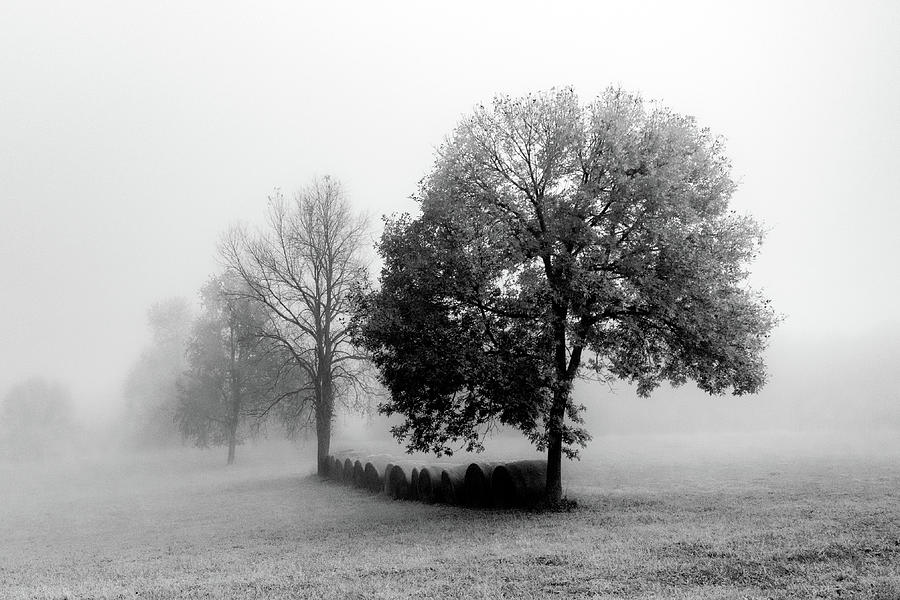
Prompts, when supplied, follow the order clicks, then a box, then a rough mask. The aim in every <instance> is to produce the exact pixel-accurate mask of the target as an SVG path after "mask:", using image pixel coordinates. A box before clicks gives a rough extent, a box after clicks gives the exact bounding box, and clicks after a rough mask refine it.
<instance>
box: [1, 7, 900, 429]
mask: <svg viewBox="0 0 900 600" xmlns="http://www.w3.org/2000/svg"><path fill="white" fill-rule="evenodd" d="M322 4H324V3H317V4H307V5H300V4H295V3H283V4H272V3H265V4H262V3H252V5H251V4H250V3H247V4H233V3H223V2H208V3H201V2H192V3H181V2H155V3H123V2H112V1H110V2H79V3H77V4H73V3H69V2H17V1H13V2H10V1H8V0H7V1H5V2H3V3H2V4H0V395H2V394H3V393H4V392H5V390H6V389H8V388H9V387H10V386H12V385H13V384H15V383H16V382H17V381H20V380H22V379H24V378H26V377H29V376H31V375H35V374H40V375H44V376H47V377H49V378H52V379H56V380H58V381H60V382H61V383H62V384H64V385H66V386H67V387H68V388H69V389H70V390H71V392H72V395H73V398H74V401H75V402H76V404H77V405H78V406H79V407H80V409H81V411H82V412H81V414H82V415H83V416H86V418H88V419H92V418H96V417H100V416H102V415H106V414H112V412H114V410H113V409H114V408H115V407H118V406H120V404H121V399H120V398H121V393H122V386H123V381H124V378H125V374H126V372H127V370H128V369H129V367H130V366H131V365H132V364H133V363H134V362H135V360H137V358H138V356H139V353H140V350H141V347H142V346H143V345H144V344H145V343H146V341H147V337H148V332H147V322H146V311H147V309H148V307H149V306H150V305H151V304H152V303H153V302H154V301H157V300H160V299H164V298H167V297H171V296H184V297H187V298H189V299H190V300H192V301H195V302H196V300H197V290H198V288H199V287H200V285H201V284H202V283H203V282H204V281H205V279H206V278H207V277H208V276H209V275H210V274H212V273H213V272H214V271H216V270H217V269H218V266H217V264H216V260H215V251H214V248H215V244H216V241H217V239H218V237H219V235H220V234H221V232H222V231H223V230H224V229H225V228H226V227H227V226H228V225H229V224H231V223H233V222H234V221H236V220H248V221H254V220H258V219H259V218H260V217H261V216H262V214H263V211H264V206H265V201H266V195H267V194H268V193H270V192H271V191H272V189H273V188H275V187H281V188H282V189H284V190H285V191H288V192H289V191H291V190H293V189H295V188H297V187H299V186H301V185H303V184H304V183H306V182H307V181H308V180H309V179H310V178H311V177H312V176H314V175H322V174H332V175H334V176H336V177H337V178H339V179H340V180H342V181H343V182H344V184H345V186H346V189H347V191H348V193H349V195H350V197H351V198H352V200H353V201H354V203H355V204H356V205H357V206H358V207H361V208H364V209H365V210H367V211H368V212H369V213H370V214H371V215H372V216H373V224H374V225H375V226H376V228H375V229H376V231H375V232H374V233H373V240H374V237H375V236H377V233H378V231H377V229H378V227H377V226H378V225H379V217H380V215H382V214H389V213H393V212H396V211H405V210H414V208H415V206H414V203H412V202H411V201H410V200H409V199H408V197H409V195H410V194H412V193H413V192H414V191H415V190H416V184H417V182H418V180H419V179H420V178H421V177H422V176H423V175H424V174H425V173H426V172H427V170H428V169H429V167H430V165H431V164H432V160H433V150H434V148H435V147H436V146H437V145H438V144H439V143H440V142H441V140H442V138H443V136H445V135H446V134H447V133H449V132H450V131H451V129H452V128H453V126H454V125H455V123H456V122H457V121H458V120H459V118H460V117H461V116H462V115H463V114H465V113H467V112H468V111H470V110H471V108H472V107H473V106H474V105H475V104H476V103H478V102H483V101H489V100H490V98H491V97H492V96H493V95H494V94H495V93H511V94H519V93H527V92H529V91H534V90H538V89H542V88H547V87H550V86H554V85H556V86H565V85H571V86H573V87H574V88H575V89H576V91H577V92H578V93H579V94H580V95H581V97H582V99H583V100H585V101H588V100H590V99H591V98H592V97H593V96H595V95H597V94H599V93H600V92H601V91H602V90H603V89H604V88H605V87H606V86H608V85H621V86H622V87H624V88H627V89H631V90H637V91H640V92H642V93H643V94H644V95H645V96H646V97H648V98H656V99H660V100H662V101H663V102H664V103H665V104H667V105H669V106H671V107H672V108H673V109H675V110H677V111H679V112H683V113H688V114H692V115H695V116H696V117H697V118H698V120H699V121H700V123H701V124H704V125H707V126H709V127H710V128H711V129H712V130H713V131H714V132H716V133H719V134H722V135H724V136H726V137H727V139H728V146H727V148H728V151H727V152H728V155H729V156H730V157H731V158H732V160H733V164H734V174H735V176H736V178H737V179H739V180H740V182H741V186H740V190H739V191H738V193H737V195H736V196H735V198H734V206H735V208H737V209H738V210H740V211H747V212H750V213H752V214H753V215H755V216H756V217H757V218H759V219H760V220H762V221H763V222H764V223H765V224H766V225H767V226H768V227H769V228H771V233H770V235H769V238H768V241H767V243H766V245H765V246H764V249H763V254H762V255H761V257H760V258H759V260H758V261H757V263H756V265H755V267H754V269H753V277H752V282H753V283H754V285H755V286H757V287H759V288H762V289H763V290H764V291H765V292H766V293H767V294H768V295H769V296H770V297H771V298H772V300H773V303H774V306H775V308H776V310H778V311H779V312H781V313H782V314H783V315H784V316H785V320H784V323H783V324H782V325H781V326H780V327H779V328H778V329H777V330H776V332H775V334H774V335H773V338H772V343H771V348H770V351H769V353H768V360H769V364H770V370H771V383H770V384H769V386H768V387H767V388H766V389H765V390H764V391H763V392H762V393H761V394H760V395H759V396H757V397H749V398H738V399H735V398H725V399H708V398H706V397H704V396H703V395H702V394H699V393H698V392H696V390H693V389H691V388H690V387H686V388H683V389H680V390H677V391H675V392H673V391H671V390H668V389H660V390H659V392H658V393H657V394H656V395H655V396H654V398H652V399H650V400H637V399H635V398H634V394H633V392H632V391H630V390H629V389H628V388H627V387H626V386H624V385H618V386H616V388H615V391H614V393H613V392H611V391H610V390H608V389H606V388H604V387H601V386H591V385H584V386H581V387H579V388H578V398H579V399H581V401H582V402H584V403H585V404H588V405H589V406H590V408H589V411H588V418H589V421H590V422H591V426H592V429H593V431H594V432H595V434H601V435H602V434H610V433H631V432H635V433H640V432H645V433H647V432H649V433H653V432H694V431H721V430H729V431H731V430H735V431H757V430H763V429H785V430H797V429H822V428H824V429H849V430H852V431H854V432H862V433H868V432H871V431H872V430H875V429H890V428H900V408H898V407H900V393H898V391H897V390H898V389H900V375H898V373H900V320H898V316H897V314H896V312H895V309H896V306H897V297H898V293H900V277H898V274H897V272H898V267H897V260H898V258H900V242H898V240H900V235H898V234H897V229H896V228H897V224H898V217H900V203H898V198H897V190H898V189H900V169H898V168H897V166H896V161H897V159H898V156H900V154H898V141H897V140H898V139H900V119H898V106H900V37H898V35H897V32H898V31H900V4H897V3H895V2H883V3H878V2H853V3H851V2H840V3H838V2H807V3H796V2H794V3H790V2H778V3H759V2H753V3H741V4H733V3H727V4H726V3H712V2H710V3H682V2H679V3H677V4H675V3H668V2H660V3H652V2H651V3H640V4H634V3H622V2H617V3H595V2H591V3H583V4H577V3H562V2H554V3H552V5H551V4H549V3H548V4H546V5H539V4H529V3H523V2H515V3H492V4H491V5H490V6H485V5H484V4H483V3H475V2H456V3H452V4H441V5H438V4H431V3H429V4H427V5H426V4H424V3H390V4H386V3H385V4H383V5H380V6H376V5H375V4H374V3H359V4H352V3H342V2H334V3H329V6H327V7H326V6H323V5H322ZM345 426H346V423H345Z"/></svg>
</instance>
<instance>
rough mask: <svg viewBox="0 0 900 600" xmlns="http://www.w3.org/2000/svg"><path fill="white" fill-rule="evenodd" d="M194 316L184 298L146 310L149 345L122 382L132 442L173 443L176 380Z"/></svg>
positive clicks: (180, 369)
mask: <svg viewBox="0 0 900 600" xmlns="http://www.w3.org/2000/svg"><path fill="white" fill-rule="evenodd" d="M192 318H193V315H192V311H191V307H190V305H189V304H188V302H187V301H186V300H185V299H183V298H170V299H168V300H164V301H161V302H157V303H155V304H153V306H151V307H150V309H149V310H148V311H147V321H148V324H149V325H150V331H151V335H152V338H151V341H150V344H148V346H147V347H146V348H144V350H143V351H142V352H141V354H140V356H139V358H138V360H137V361H136V362H135V364H134V366H133V367H132V368H131V371H130V372H129V373H128V376H127V378H126V381H125V389H124V396H125V401H126V412H127V415H128V419H129V435H130V437H131V441H132V442H133V443H135V444H137V445H139V446H154V445H161V444H169V443H173V442H176V441H177V439H178V429H177V427H176V425H175V411H176V408H177V406H178V380H179V378H180V377H181V374H182V373H183V372H184V370H185V369H186V368H187V362H186V355H185V353H186V350H187V341H188V336H189V335H190V329H191V321H192Z"/></svg>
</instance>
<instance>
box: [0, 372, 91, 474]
mask: <svg viewBox="0 0 900 600" xmlns="http://www.w3.org/2000/svg"><path fill="white" fill-rule="evenodd" d="M75 428H76V424H75V419H74V411H73V408H72V399H71V396H70V394H69V392H68V390H67V389H66V388H64V387H63V386H62V385H60V384H58V383H54V382H52V381H48V380H46V379H43V378H41V377H34V378H31V379H28V380H26V381H23V382H21V383H18V384H16V385H14V386H13V387H12V388H10V390H9V391H8V392H7V393H6V395H4V396H3V400H2V402H0V456H3V455H5V456H7V457H10V458H15V459H22V458H40V457H43V456H45V455H47V454H52V453H54V452H57V451H60V450H61V449H62V448H63V447H65V446H66V445H67V444H70V443H71V441H72V439H73V434H74V430H75Z"/></svg>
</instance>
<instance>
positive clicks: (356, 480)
mask: <svg viewBox="0 0 900 600" xmlns="http://www.w3.org/2000/svg"><path fill="white" fill-rule="evenodd" d="M365 475H366V470H365V467H364V466H363V464H362V462H360V461H358V460H357V461H354V462H353V480H352V481H353V485H354V486H355V487H363V486H364V485H365Z"/></svg>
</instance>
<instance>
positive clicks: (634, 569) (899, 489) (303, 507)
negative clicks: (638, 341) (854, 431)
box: [0, 437, 900, 600]
mask: <svg viewBox="0 0 900 600" xmlns="http://www.w3.org/2000/svg"><path fill="white" fill-rule="evenodd" d="M688 446H689V445H688ZM735 446H736V445H735V444H732V445H726V446H725V447H727V448H732V451H730V452H729V451H724V452H723V451H720V450H718V451H710V449H709V448H704V447H701V446H696V445H694V446H689V447H688V448H687V449H686V450H685V444H682V443H681V442H680V441H679V440H677V439H668V440H662V441H660V440H650V441H648V440H647V439H641V438H624V437H623V438H621V439H606V440H602V441H599V442H598V443H596V444H594V445H593V446H592V448H591V452H590V455H589V456H586V457H585V459H584V460H583V461H582V462H580V463H575V464H572V465H568V466H567V468H566V482H565V485H566V489H567V494H568V496H569V497H571V498H574V499H576V500H577V501H578V508H576V509H575V510H572V511H570V512H557V513H531V512H506V513H504V512H496V511H474V510H467V509H459V508H452V507H446V506H425V505H421V504H414V503H407V502H400V501H390V500H387V499H385V498H384V497H374V496H371V495H369V494H366V493H365V492H362V491H357V490H353V489H348V488H345V487H342V486H339V485H336V484H332V483H323V482H320V481H318V480H317V478H316V477H314V476H312V475H310V472H311V470H312V467H311V463H309V462H304V461H303V460H302V459H301V456H302V455H303V453H304V452H305V453H309V450H308V449H297V448H286V447H284V446H260V447H256V448H253V447H246V448H245V447H242V448H240V449H239V455H238V463H239V464H237V465H236V466H234V467H232V468H227V467H225V466H224V465H223V464H222V463H223V462H224V461H223V458H224V454H223V453H222V452H220V451H209V452H202V451H198V450H188V449H185V450H180V451H173V452H168V453H159V454H153V455H143V456H141V455H136V456H111V457H105V458H96V459H94V460H86V459H84V460H74V459H73V460H69V461H67V462H66V463H64V464H53V465H41V466H35V465H29V466H27V467H23V466H14V465H0V477H2V480H0V481H2V483H0V598H32V597H35V598H134V597H140V598H360V599H363V598H366V599H368V598H545V597H549V598H593V597H597V598H607V597H608V598H817V597H824V598H848V597H850V598H871V599H891V600H896V599H898V598H900V463H898V456H897V454H891V453H887V452H882V453H853V452H844V451H841V450H839V449H833V450H832V451H831V452H825V453H821V452H812V451H803V450H802V448H801V450H799V451H798V450H797V449H796V448H794V449H793V450H791V451H787V450H782V451H776V450H771V451H764V450H761V448H763V446H764V445H759V446H758V447H756V450H757V451H753V450H754V446H753V445H752V444H751V445H750V447H749V449H748V448H736V447H735ZM748 456H753V457H752V458H748Z"/></svg>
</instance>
